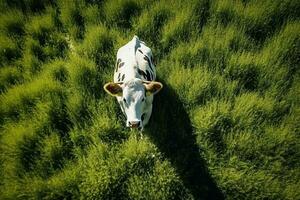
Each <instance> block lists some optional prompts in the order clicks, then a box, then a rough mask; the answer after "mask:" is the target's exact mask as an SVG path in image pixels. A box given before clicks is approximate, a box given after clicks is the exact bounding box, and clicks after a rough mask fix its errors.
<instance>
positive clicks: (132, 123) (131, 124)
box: [129, 121, 141, 128]
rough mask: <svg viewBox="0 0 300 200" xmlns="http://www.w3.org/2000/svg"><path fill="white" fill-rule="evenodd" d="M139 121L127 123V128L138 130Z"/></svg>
mask: <svg viewBox="0 0 300 200" xmlns="http://www.w3.org/2000/svg"><path fill="white" fill-rule="evenodd" d="M140 123H141V122H140V121H131V122H129V126H130V127H131V128H138V127H139V126H140Z"/></svg>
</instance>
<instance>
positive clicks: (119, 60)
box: [115, 58, 122, 72]
mask: <svg viewBox="0 0 300 200" xmlns="http://www.w3.org/2000/svg"><path fill="white" fill-rule="evenodd" d="M120 62H122V60H121V58H118V60H117V62H116V66H115V68H116V72H117V71H118V66H119V64H120Z"/></svg>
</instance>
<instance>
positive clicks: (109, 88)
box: [103, 82, 123, 96]
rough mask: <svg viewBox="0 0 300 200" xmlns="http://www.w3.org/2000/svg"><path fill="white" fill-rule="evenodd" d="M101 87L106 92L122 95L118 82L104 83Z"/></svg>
mask: <svg viewBox="0 0 300 200" xmlns="http://www.w3.org/2000/svg"><path fill="white" fill-rule="evenodd" d="M103 88H104V90H105V91H106V92H107V93H108V94H110V95H112V96H122V92H123V90H122V87H121V86H120V84H118V83H112V82H109V83H106V84H105V85H104V87H103Z"/></svg>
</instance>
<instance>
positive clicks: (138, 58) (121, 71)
mask: <svg viewBox="0 0 300 200" xmlns="http://www.w3.org/2000/svg"><path fill="white" fill-rule="evenodd" d="M133 78H140V79H142V80H144V81H152V80H155V78H156V70H155V66H154V64H153V55H152V52H151V49H150V48H149V47H147V46H146V44H145V43H144V42H143V41H140V40H139V38H138V37H137V36H134V37H133V39H132V40H131V41H130V42H128V43H127V44H126V45H124V46H122V47H121V48H120V49H119V50H118V53H117V60H116V66H115V73H114V82H126V81H128V80H131V79H133Z"/></svg>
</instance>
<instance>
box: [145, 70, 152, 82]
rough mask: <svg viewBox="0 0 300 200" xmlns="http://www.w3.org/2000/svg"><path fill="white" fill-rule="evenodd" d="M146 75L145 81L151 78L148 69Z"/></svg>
mask: <svg viewBox="0 0 300 200" xmlns="http://www.w3.org/2000/svg"><path fill="white" fill-rule="evenodd" d="M146 73H147V74H146V76H147V81H151V80H152V79H151V74H150V72H149V71H148V70H146Z"/></svg>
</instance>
